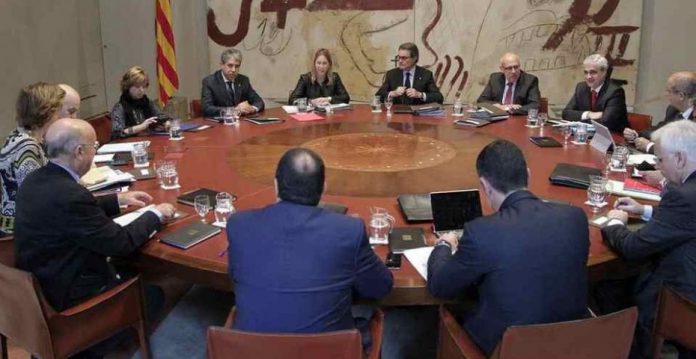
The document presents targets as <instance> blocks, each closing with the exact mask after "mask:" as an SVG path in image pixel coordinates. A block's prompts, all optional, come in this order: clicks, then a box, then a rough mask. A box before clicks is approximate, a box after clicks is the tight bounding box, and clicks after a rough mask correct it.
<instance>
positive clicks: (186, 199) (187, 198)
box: [176, 188, 237, 206]
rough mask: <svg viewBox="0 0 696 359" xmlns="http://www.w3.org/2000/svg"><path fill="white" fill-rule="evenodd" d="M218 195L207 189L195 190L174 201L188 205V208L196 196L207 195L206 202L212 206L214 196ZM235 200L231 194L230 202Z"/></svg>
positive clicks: (216, 192) (235, 197) (234, 196)
mask: <svg viewBox="0 0 696 359" xmlns="http://www.w3.org/2000/svg"><path fill="white" fill-rule="evenodd" d="M218 193H220V191H215V190H212V189H209V188H197V189H194V190H192V191H188V192H186V193H184V194H182V195H181V196H179V197H177V198H176V201H177V202H179V203H183V204H188V205H189V206H193V200H194V199H195V198H196V196H200V195H207V196H208V201H209V203H210V205H212V206H214V205H215V196H216V195H217V194H218ZM236 200H237V196H236V195H234V194H232V202H234V201H236Z"/></svg>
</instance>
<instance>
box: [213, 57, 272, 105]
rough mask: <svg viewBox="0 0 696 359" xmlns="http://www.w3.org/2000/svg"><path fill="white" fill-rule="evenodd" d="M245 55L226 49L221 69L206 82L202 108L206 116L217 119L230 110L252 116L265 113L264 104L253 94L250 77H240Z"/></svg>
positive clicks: (221, 58)
mask: <svg viewBox="0 0 696 359" xmlns="http://www.w3.org/2000/svg"><path fill="white" fill-rule="evenodd" d="M241 66H242V53H241V52H240V51H239V50H237V49H227V50H225V51H223V52H222V54H221V55H220V70H218V71H216V72H215V73H213V74H211V75H209V76H208V77H206V78H204V79H203V86H202V89H201V106H202V108H203V116H205V117H216V116H219V115H220V111H221V110H222V109H224V108H227V107H234V108H236V109H238V110H239V111H241V112H242V114H245V115H249V114H254V113H257V112H260V111H263V108H264V103H263V100H262V99H261V97H260V96H259V95H258V94H257V93H256V91H254V88H253V87H252V86H251V83H250V82H249V78H248V77H246V76H244V75H241V74H239V68H240V67H241Z"/></svg>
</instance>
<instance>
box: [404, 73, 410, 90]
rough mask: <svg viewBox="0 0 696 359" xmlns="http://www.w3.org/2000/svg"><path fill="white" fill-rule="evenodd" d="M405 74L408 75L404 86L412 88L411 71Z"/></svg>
mask: <svg viewBox="0 0 696 359" xmlns="http://www.w3.org/2000/svg"><path fill="white" fill-rule="evenodd" d="M404 75H406V81H404V87H406V88H411V79H410V77H411V73H410V72H407V73H405V74H404Z"/></svg>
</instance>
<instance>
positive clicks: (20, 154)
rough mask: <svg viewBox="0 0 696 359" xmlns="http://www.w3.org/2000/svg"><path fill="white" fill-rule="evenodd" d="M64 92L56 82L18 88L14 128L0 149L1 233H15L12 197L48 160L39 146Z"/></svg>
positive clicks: (55, 117)
mask: <svg viewBox="0 0 696 359" xmlns="http://www.w3.org/2000/svg"><path fill="white" fill-rule="evenodd" d="M64 97H65V91H64V90H63V89H61V88H60V87H59V86H58V85H51V84H47V83H45V82H37V83H35V84H32V85H29V86H27V87H25V88H23V89H22V90H20V91H19V96H18V97H17V104H16V111H17V115H16V120H17V125H18V126H17V128H15V129H14V130H12V132H10V134H9V135H8V136H7V138H6V139H5V144H4V145H3V146H2V149H0V179H2V199H1V200H0V201H1V202H2V209H0V234H2V235H4V234H11V233H13V232H14V217H15V199H16V198H17V189H18V188H19V186H20V185H21V184H22V182H23V181H24V179H25V178H26V177H27V175H29V173H31V172H33V171H34V170H36V169H37V168H40V167H42V166H43V165H45V164H46V163H47V162H48V161H47V159H46V155H45V154H44V151H43V149H42V147H41V144H42V143H43V137H44V133H45V131H46V129H47V128H48V126H49V125H50V124H51V123H52V122H53V121H55V120H56V119H58V114H59V110H60V109H61V106H62V102H63V98H64Z"/></svg>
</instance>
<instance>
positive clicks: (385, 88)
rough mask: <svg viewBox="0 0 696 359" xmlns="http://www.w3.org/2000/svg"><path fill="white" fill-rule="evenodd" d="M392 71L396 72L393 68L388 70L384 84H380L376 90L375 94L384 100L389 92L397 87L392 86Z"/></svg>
mask: <svg viewBox="0 0 696 359" xmlns="http://www.w3.org/2000/svg"><path fill="white" fill-rule="evenodd" d="M392 73H395V72H394V71H393V70H390V71H387V73H386V74H384V79H383V80H382V86H380V88H379V90H377V92H375V96H379V100H380V101H382V102H384V99H385V98H387V96H388V95H389V92H390V91H392V90H394V89H395V88H392V86H391V77H392V76H390V75H391V74H392Z"/></svg>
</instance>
